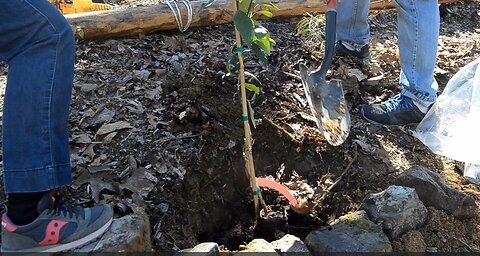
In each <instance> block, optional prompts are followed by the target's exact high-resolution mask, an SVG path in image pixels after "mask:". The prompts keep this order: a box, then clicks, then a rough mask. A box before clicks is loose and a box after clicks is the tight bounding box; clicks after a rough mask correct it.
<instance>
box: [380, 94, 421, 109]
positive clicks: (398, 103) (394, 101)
mask: <svg viewBox="0 0 480 256" xmlns="http://www.w3.org/2000/svg"><path fill="white" fill-rule="evenodd" d="M384 105H385V108H386V109H387V112H392V111H396V110H402V109H406V108H410V107H413V106H414V103H413V101H412V100H411V99H410V98H408V97H405V96H403V94H401V93H399V94H397V95H395V96H393V97H392V98H390V99H388V100H387V101H386V102H385V103H384Z"/></svg>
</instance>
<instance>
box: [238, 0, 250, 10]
mask: <svg viewBox="0 0 480 256" xmlns="http://www.w3.org/2000/svg"><path fill="white" fill-rule="evenodd" d="M252 2H253V0H240V5H239V7H238V9H239V10H241V11H242V12H244V13H248V12H249V11H250V10H249V8H250V6H251V5H252Z"/></svg>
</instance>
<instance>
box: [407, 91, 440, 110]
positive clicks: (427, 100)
mask: <svg viewBox="0 0 480 256" xmlns="http://www.w3.org/2000/svg"><path fill="white" fill-rule="evenodd" d="M402 94H403V95H405V96H407V97H409V98H411V99H413V100H414V101H417V102H420V103H421V104H422V105H425V106H429V105H431V104H433V103H435V101H436V100H437V95H436V94H433V95H425V94H424V93H422V92H420V91H418V90H415V88H411V87H408V88H407V87H404V88H403V90H402Z"/></svg>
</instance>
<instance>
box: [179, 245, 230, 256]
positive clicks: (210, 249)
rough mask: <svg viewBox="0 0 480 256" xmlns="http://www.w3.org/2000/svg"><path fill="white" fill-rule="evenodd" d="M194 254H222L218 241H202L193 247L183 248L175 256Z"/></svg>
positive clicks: (203, 255) (201, 255)
mask: <svg viewBox="0 0 480 256" xmlns="http://www.w3.org/2000/svg"><path fill="white" fill-rule="evenodd" d="M192 254H194V255H198V256H217V255H220V250H219V248H218V244H217V243H201V244H199V245H197V246H195V247H193V248H191V249H185V250H181V251H179V252H177V253H175V256H182V255H185V256H187V255H192Z"/></svg>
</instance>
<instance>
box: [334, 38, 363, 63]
mask: <svg viewBox="0 0 480 256" xmlns="http://www.w3.org/2000/svg"><path fill="white" fill-rule="evenodd" d="M346 45H348V43H346V42H343V41H337V43H336V44H335V53H336V54H337V55H338V56H341V57H346V56H352V57H355V58H357V59H359V60H368V59H370V57H371V55H370V45H368V44H367V45H364V46H363V47H362V48H361V49H360V50H353V49H349V47H347V46H346Z"/></svg>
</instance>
